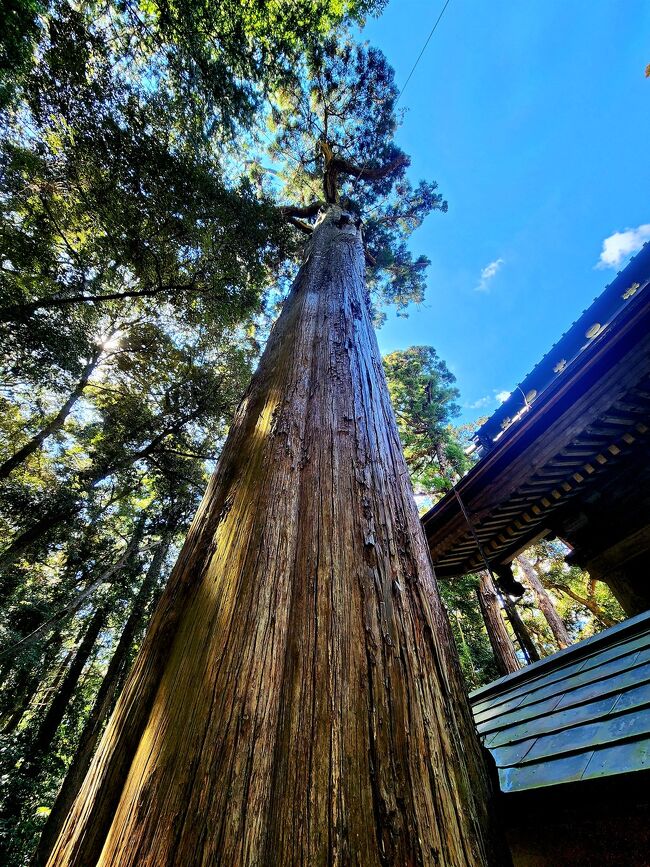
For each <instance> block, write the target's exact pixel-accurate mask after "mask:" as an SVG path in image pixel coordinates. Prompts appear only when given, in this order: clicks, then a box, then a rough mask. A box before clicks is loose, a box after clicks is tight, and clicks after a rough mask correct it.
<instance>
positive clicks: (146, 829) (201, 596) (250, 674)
mask: <svg viewBox="0 0 650 867" xmlns="http://www.w3.org/2000/svg"><path fill="white" fill-rule="evenodd" d="M363 267H364V253H363V246H362V242H361V237H360V232H359V231H358V230H357V229H356V228H355V226H354V224H352V223H350V222H349V221H347V222H346V220H345V218H344V217H342V214H341V211H340V209H339V208H338V207H331V208H330V209H329V210H328V212H327V214H326V216H325V217H324V218H323V219H322V220H321V221H320V222H319V224H318V225H317V228H316V230H315V232H314V235H313V239H312V243H311V246H310V251H309V255H308V258H307V261H306V263H305V264H304V265H303V267H302V269H301V271H300V273H299V275H298V277H297V279H296V282H295V284H294V287H293V289H292V291H291V294H290V296H289V298H288V299H287V301H286V302H285V305H284V308H283V311H282V314H281V316H280V318H279V319H278V321H277V322H276V324H275V326H274V328H273V331H272V334H271V337H270V340H269V343H268V346H267V348H266V350H265V353H264V355H263V357H262V359H261V361H260V365H259V367H258V369H257V372H256V374H255V376H254V378H253V381H252V383H251V385H250V387H249V389H248V391H247V394H246V396H245V398H244V400H243V402H242V404H241V406H240V408H239V410H238V413H237V415H236V417H235V420H234V422H233V425H232V426H231V429H230V435H229V437H228V440H227V442H226V445H225V447H224V450H223V452H222V455H221V458H220V461H219V465H218V468H217V471H216V473H215V475H214V476H213V478H212V480H211V482H210V485H209V488H208V491H207V493H206V496H205V497H204V500H203V503H202V505H201V507H200V509H199V512H198V514H197V516H196V518H195V520H194V522H193V524H192V527H191V528H190V532H189V535H188V538H187V541H186V543H185V546H184V548H183V550H182V552H181V555H180V558H179V561H178V563H177V565H176V567H175V569H174V572H173V573H172V576H171V578H170V582H169V584H168V587H167V590H166V591H165V593H164V594H163V597H162V599H161V602H160V604H159V606H158V609H157V611H156V614H155V615H154V618H153V621H152V625H151V627H150V629H149V632H148V635H147V638H146V639H145V642H144V644H143V647H142V649H141V651H140V653H139V655H138V657H137V659H136V662H135V664H134V667H133V669H132V671H131V674H130V676H129V678H128V681H127V683H126V685H125V688H124V690H123V692H122V695H121V696H120V699H119V700H118V703H117V706H116V709H115V711H114V713H113V716H112V718H111V720H110V722H109V724H108V727H107V729H106V731H105V733H104V736H103V738H102V741H101V743H100V746H99V748H98V750H97V753H96V754H95V757H94V759H93V762H92V764H91V767H90V770H89V773H88V775H87V777H86V780H85V781H84V784H83V786H82V788H81V791H80V793H79V796H78V798H77V800H76V801H75V804H74V805H73V808H72V810H71V813H70V815H69V817H68V819H67V821H66V824H65V826H64V828H63V831H62V834H61V836H60V837H59V840H58V841H57V844H56V846H55V848H54V851H53V854H52V857H51V859H50V861H49V862H48V863H49V864H51V865H79V867H81V865H83V867H90V865H109V864H110V865H113V867H126V865H136V864H137V865H138V867H153V865H155V867H169V865H199V864H223V865H231V864H237V865H241V867H247V865H264V867H276V865H278V867H279V865H283V867H284V865H287V867H288V865H297V864H309V865H324V864H341V865H343V864H363V865H364V867H380V865H388V864H395V865H406V864H414V865H415V864H433V863H440V864H443V863H444V864H446V865H448V867H449V865H482V864H485V863H486V862H488V859H489V857H490V856H489V855H488V849H489V839H490V833H489V831H488V830H487V825H488V810H487V796H488V783H487V779H486V774H485V770H484V768H483V766H482V763H481V759H480V753H479V748H478V741H477V738H476V735H475V731H474V729H473V725H472V722H471V717H470V713H469V708H468V704H467V702H466V700H465V699H464V698H463V696H462V692H461V687H460V684H461V675H460V670H459V667H458V664H457V659H456V657H455V656H454V651H453V642H452V640H451V632H450V629H449V625H448V623H447V621H446V620H445V615H444V610H443V608H442V605H441V602H440V599H439V597H438V594H437V590H436V587H435V583H434V580H433V577H432V572H431V566H430V561H429V558H428V552H427V546H426V541H425V539H424V535H423V532H422V529H421V526H420V522H419V519H418V514H417V509H416V507H415V503H414V500H413V496H412V492H411V489H410V485H409V481H408V472H407V469H406V465H405V463H404V459H403V456H402V454H401V450H400V446H399V438H398V435H397V429H396V426H395V422H394V418H393V415H392V409H391V407H390V401H389V397H388V393H387V389H386V385H385V381H384V378H383V371H382V365H381V360H380V357H379V352H378V349H377V344H376V339H375V336H374V332H373V331H372V326H371V324H370V317H369V311H368V308H367V304H366V293H365V287H364V282H363ZM499 857H501V856H499ZM494 863H499V864H502V863H505V862H504V861H503V860H499V861H498V862H496V861H495V862H494Z"/></svg>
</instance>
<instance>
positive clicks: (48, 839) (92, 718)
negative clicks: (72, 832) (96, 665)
mask: <svg viewBox="0 0 650 867" xmlns="http://www.w3.org/2000/svg"><path fill="white" fill-rule="evenodd" d="M170 543H171V534H168V536H167V538H166V539H164V540H162V541H161V543H160V545H159V546H158V547H157V549H156V552H155V554H154V556H153V559H152V561H151V564H150V566H149V569H148V570H147V574H146V575H145V578H144V581H143V582H142V585H141V587H140V589H139V591H138V593H137V596H136V597H135V599H134V600H133V606H132V608H131V612H130V614H129V616H128V618H127V621H126V623H125V624H124V629H123V630H122V634H121V635H120V640H119V641H118V643H117V647H116V648H115V652H114V653H113V656H112V657H111V661H110V663H109V665H108V668H107V670H106V674H105V675H104V679H103V680H102V685H101V686H100V688H99V691H98V693H97V696H96V698H95V702H94V704H93V707H92V710H91V711H90V714H89V716H88V719H87V720H86V723H85V725H84V728H83V731H82V733H81V737H80V739H79V744H78V746H77V749H76V751H75V754H74V758H73V760H72V764H71V765H70V767H69V768H68V771H67V773H66V775H65V779H64V781H63V783H62V785H61V789H60V791H59V794H58V795H57V798H56V801H55V802H54V805H53V806H52V810H51V811H50V815H49V816H48V818H47V822H46V824H45V827H44V828H43V832H42V833H41V838H40V840H39V843H38V848H37V850H36V853H35V854H34V857H33V859H32V862H31V864H32V867H41V865H43V864H45V863H46V862H47V859H48V858H49V856H50V853H51V851H52V846H53V845H54V843H55V842H56V839H57V837H58V836H59V833H60V832H61V828H62V827H63V823H64V821H65V819H66V816H67V815H68V813H69V811H70V807H71V806H72V803H73V801H74V799H75V798H76V797H77V794H78V793H79V789H80V788H81V784H82V783H83V781H84V778H85V776H86V773H87V771H88V768H89V766H90V762H91V760H92V757H93V753H94V752H95V747H96V746H97V741H98V740H99V736H100V735H101V732H102V728H103V726H104V723H105V722H106V718H107V717H108V714H109V713H110V710H111V707H112V706H113V702H114V699H115V695H116V693H117V691H118V687H119V684H120V682H121V681H122V678H123V675H124V670H125V668H126V667H127V665H128V661H129V654H130V653H131V648H132V646H133V641H134V638H135V636H136V634H137V633H138V630H139V629H140V627H141V624H142V620H143V618H144V615H145V612H146V611H147V608H148V606H149V604H150V602H151V598H152V596H153V594H154V592H155V589H156V585H157V582H158V579H159V577H160V570H161V568H162V564H163V562H164V560H165V556H166V555H167V551H168V550H169V546H170Z"/></svg>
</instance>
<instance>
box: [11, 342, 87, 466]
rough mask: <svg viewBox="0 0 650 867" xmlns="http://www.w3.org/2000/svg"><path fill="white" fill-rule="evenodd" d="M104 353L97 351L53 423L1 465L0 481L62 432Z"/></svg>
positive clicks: (50, 422) (47, 425)
mask: <svg viewBox="0 0 650 867" xmlns="http://www.w3.org/2000/svg"><path fill="white" fill-rule="evenodd" d="M101 355H102V351H101V349H99V348H98V349H97V350H96V351H95V352H94V353H93V355H92V357H91V359H90V361H89V362H88V364H87V365H86V366H85V367H84V369H83V371H82V372H81V376H80V378H79V381H78V382H77V384H76V385H75V387H74V388H73V389H72V391H71V392H70V394H69V395H68V399H67V400H66V402H65V403H64V404H63V406H62V407H61V409H60V410H59V411H58V413H57V414H56V415H55V416H54V418H53V419H51V421H49V422H48V423H47V424H46V425H45V427H44V428H42V429H41V430H40V431H39V432H38V433H37V434H35V435H34V436H33V437H32V438H31V439H30V440H29V441H28V442H26V443H25V445H24V446H23V447H22V448H20V449H18V451H17V452H16V453H15V454H14V455H12V456H11V457H10V458H9V459H8V460H6V461H5V462H4V463H3V464H0V479H6V478H7V476H8V475H9V473H11V472H12V471H13V470H15V469H16V467H18V466H20V464H22V463H23V462H24V461H26V460H27V458H28V457H29V456H30V455H32V454H33V453H34V452H35V451H37V450H38V449H40V447H41V446H42V445H43V443H44V442H45V440H46V439H47V438H48V437H50V436H52V434H55V433H56V432H57V431H59V430H61V428H62V427H63V425H64V423H65V420H66V418H67V417H68V415H69V414H70V411H71V410H72V407H73V406H74V405H75V403H76V402H77V401H78V400H79V398H80V397H81V395H82V394H83V392H84V390H85V388H86V386H87V385H88V381H89V379H90V377H91V376H92V375H93V373H94V371H95V368H96V367H97V365H98V364H99V359H100V358H101Z"/></svg>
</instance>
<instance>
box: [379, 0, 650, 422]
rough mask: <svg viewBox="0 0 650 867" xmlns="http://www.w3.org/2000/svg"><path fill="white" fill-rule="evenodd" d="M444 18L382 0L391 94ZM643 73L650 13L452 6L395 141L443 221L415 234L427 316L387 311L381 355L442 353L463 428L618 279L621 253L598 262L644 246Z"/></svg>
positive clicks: (648, 93) (595, 6) (623, 3)
mask: <svg viewBox="0 0 650 867" xmlns="http://www.w3.org/2000/svg"><path fill="white" fill-rule="evenodd" d="M442 5H443V0H439V2H438V0H436V2H433V3H432V2H431V0H429V2H424V0H392V2H390V3H389V5H388V7H387V8H386V10H385V11H384V13H383V14H382V16H381V17H380V18H379V19H376V20H371V21H369V22H368V25H367V27H366V28H365V31H364V35H365V37H366V38H367V39H368V40H369V41H370V42H372V43H373V44H374V45H377V46H378V47H380V48H381V49H382V50H383V51H384V52H385V53H386V55H387V56H388V59H389V60H390V62H391V63H392V65H393V66H394V67H395V70H396V80H397V84H398V86H401V84H402V83H403V82H404V81H405V79H406V77H407V75H408V73H409V70H410V68H411V66H412V64H413V62H414V60H415V58H416V57H417V55H418V53H419V51H420V49H421V47H422V45H423V43H424V40H425V39H426V36H427V34H428V32H429V30H430V29H431V27H432V25H433V23H434V21H435V19H436V18H437V16H438V14H439V12H440V8H441V7H442ZM648 63H650V3H649V2H648V0H571V2H567V0H526V2H523V3H522V2H513V0H492V2H489V3H487V2H479V0H451V2H450V4H449V7H448V8H447V11H446V13H445V15H444V16H443V18H442V21H441V22H440V24H439V26H438V29H437V31H436V33H435V34H434V36H433V38H432V40H431V42H430V43H429V46H428V48H427V50H426V52H425V54H424V56H423V58H422V59H421V61H420V63H419V65H418V68H417V70H416V72H415V74H414V76H413V78H412V79H411V81H410V82H409V85H408V87H407V89H406V91H405V93H404V96H403V97H402V102H401V106H403V107H405V108H406V109H407V114H406V118H405V121H404V125H403V127H402V129H401V132H400V134H399V138H398V141H399V143H400V145H401V146H402V147H403V148H404V150H405V151H406V152H407V153H409V154H410V155H411V157H412V167H411V170H410V172H411V177H412V179H413V180H417V179H418V178H420V177H427V178H434V179H436V180H437V181H438V182H439V184H440V190H441V192H442V193H443V194H444V196H445V197H446V198H447V199H448V201H449V212H448V213H447V214H433V215H431V216H430V217H429V218H428V219H427V221H426V222H425V224H424V225H423V226H422V228H420V229H419V230H418V231H417V233H416V234H415V235H414V236H413V240H412V245H411V246H412V247H413V249H414V251H416V252H418V253H420V252H423V253H425V254H426V255H427V256H429V258H430V259H431V262H432V264H431V267H430V270H429V280H428V291H427V298H426V301H425V303H424V305H423V306H420V307H417V308H413V309H411V311H410V316H409V318H408V319H397V318H396V317H395V316H394V315H391V314H389V317H388V321H387V323H386V324H385V325H384V327H383V328H382V329H380V332H379V342H380V347H381V350H382V352H384V353H386V352H390V351H391V350H393V349H398V348H403V347H406V346H410V345H413V344H424V343H429V344H431V345H433V346H435V347H436V349H437V350H438V352H439V354H440V355H441V356H442V357H443V358H444V359H445V360H446V362H447V363H448V365H449V367H450V368H451V369H452V371H453V372H454V373H455V375H456V377H457V380H458V385H459V388H460V390H461V403H462V404H463V415H462V418H461V419H460V420H461V421H472V420H474V419H476V418H477V417H478V416H480V415H489V414H490V413H491V412H492V411H493V410H494V409H495V408H496V406H497V394H498V393H499V392H507V391H509V390H510V389H511V388H512V387H514V385H515V384H516V383H517V382H518V381H519V380H520V379H521V378H522V377H523V376H524V375H525V374H526V373H527V372H528V371H529V370H530V368H531V367H532V366H533V365H534V364H535V363H536V361H538V360H539V358H540V357H541V356H542V355H543V354H544V353H545V352H546V350H547V349H549V348H550V347H551V345H552V344H553V343H554V342H555V341H556V340H557V338H558V337H559V336H560V335H561V334H562V333H563V332H564V331H565V330H566V328H567V327H568V326H569V325H570V324H571V323H572V322H573V321H574V320H575V319H576V317H577V316H578V315H579V314H580V313H581V312H582V310H583V309H584V308H585V307H586V306H588V305H589V304H590V302H591V301H592V299H593V298H594V297H595V296H597V295H598V294H600V292H601V291H602V289H603V288H604V286H605V284H606V283H607V282H609V280H610V279H611V278H612V277H613V276H614V275H615V274H616V272H617V270H620V268H621V267H622V266H623V264H624V263H625V261H627V258H628V256H624V257H623V258H621V259H620V262H619V263H618V265H617V266H614V267H608V268H602V267H601V268H598V267H596V266H597V264H598V262H599V259H600V255H601V251H602V249H603V242H604V241H605V239H607V238H611V236H612V235H615V233H623V232H625V230H628V229H634V230H638V231H637V233H636V235H634V236H626V237H624V238H623V239H621V238H618V237H615V238H614V239H613V240H611V241H610V242H609V245H608V248H609V254H610V255H609V257H608V258H609V259H610V261H614V260H616V259H617V255H616V253H617V251H619V252H620V251H621V250H622V249H623V248H624V247H625V246H626V243H625V242H626V241H630V242H634V241H635V240H637V239H638V238H639V237H641V236H642V235H644V234H648V236H649V237H650V225H649V224H650V159H649V158H648V142H649V141H650V79H646V78H645V77H644V70H645V67H646V65H647V64H648ZM639 227H641V228H639ZM627 246H630V244H628V245H627ZM490 266H492V267H490ZM484 269H487V271H486V270H484ZM482 273H483V275H484V276H483V280H482V279H481V275H482Z"/></svg>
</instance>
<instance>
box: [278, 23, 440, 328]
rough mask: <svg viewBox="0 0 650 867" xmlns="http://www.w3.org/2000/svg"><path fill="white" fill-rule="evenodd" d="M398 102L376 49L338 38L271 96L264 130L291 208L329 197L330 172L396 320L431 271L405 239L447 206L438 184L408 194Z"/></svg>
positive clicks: (378, 294)
mask: <svg viewBox="0 0 650 867" xmlns="http://www.w3.org/2000/svg"><path fill="white" fill-rule="evenodd" d="M397 97H398V90H397V88H396V86H395V81H394V73H393V70H392V68H391V67H390V66H389V64H388V63H387V61H386V58H385V57H384V55H383V54H382V52H381V51H379V50H378V49H376V48H371V47H369V46H367V45H357V44H354V43H353V42H352V41H350V40H342V39H341V37H340V36H338V35H337V36H333V37H332V38H331V39H328V40H326V41H325V42H324V43H323V45H322V46H319V47H317V48H316V49H315V50H314V51H312V52H311V54H310V56H309V59H308V62H307V64H306V67H305V70H304V79H303V81H302V86H301V87H300V88H296V87H293V88H285V89H279V90H278V91H277V92H276V94H275V95H274V99H273V101H272V106H271V111H270V118H269V123H270V126H271V129H272V131H273V132H274V133H275V139H274V142H273V146H272V148H271V151H270V153H271V156H272V157H273V159H274V161H276V162H277V163H278V164H279V165H280V166H281V171H280V173H279V190H278V192H279V194H280V195H281V196H282V198H284V200H285V201H288V202H290V203H291V204H301V205H307V204H309V203H312V202H314V201H315V200H318V199H319V198H321V197H322V196H323V195H325V197H326V198H328V200H329V197H331V196H330V193H331V195H334V192H333V191H328V183H326V184H325V189H323V176H324V175H328V174H329V180H330V181H331V182H332V184H334V185H335V186H336V195H337V196H338V198H339V199H340V202H341V204H342V205H343V206H344V207H345V208H347V209H348V210H349V211H351V212H352V213H356V214H358V215H359V216H360V217H362V219H363V223H364V239H365V242H366V246H367V248H368V249H369V251H370V252H371V254H372V256H373V257H374V261H375V264H373V265H371V267H370V268H369V269H368V285H369V288H370V291H371V292H372V294H373V300H374V301H375V303H378V304H393V305H395V307H396V309H397V311H398V313H401V312H403V311H404V310H405V308H406V307H407V306H408V304H410V303H413V302H420V301H422V300H423V297H424V287H425V272H426V266H427V265H428V260H427V259H426V257H424V256H420V257H417V258H414V257H413V255H412V253H411V251H410V250H409V249H408V247H407V245H406V239H407V238H408V236H409V235H410V234H411V232H413V231H414V230H415V229H416V228H417V227H418V226H419V225H420V224H421V222H422V220H423V219H424V217H425V216H426V215H427V214H428V213H430V212H431V211H432V210H441V211H446V210H447V203H446V202H445V201H444V200H443V198H442V196H441V195H440V194H439V193H437V192H436V190H437V184H436V183H435V182H427V181H420V182H419V183H418V184H417V185H416V186H415V187H414V186H412V184H411V183H410V182H409V181H408V179H407V177H406V169H407V167H408V164H409V160H408V158H407V157H406V155H405V154H404V153H403V151H402V150H400V148H399V147H397V145H396V144H395V142H394V135H395V132H396V130H397V128H398V125H399V118H398V115H397V112H396V102H397ZM387 167H391V169H390V171H388V172H386V171H385V169H386V168H387ZM328 168H329V169H330V171H329V173H328Z"/></svg>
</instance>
